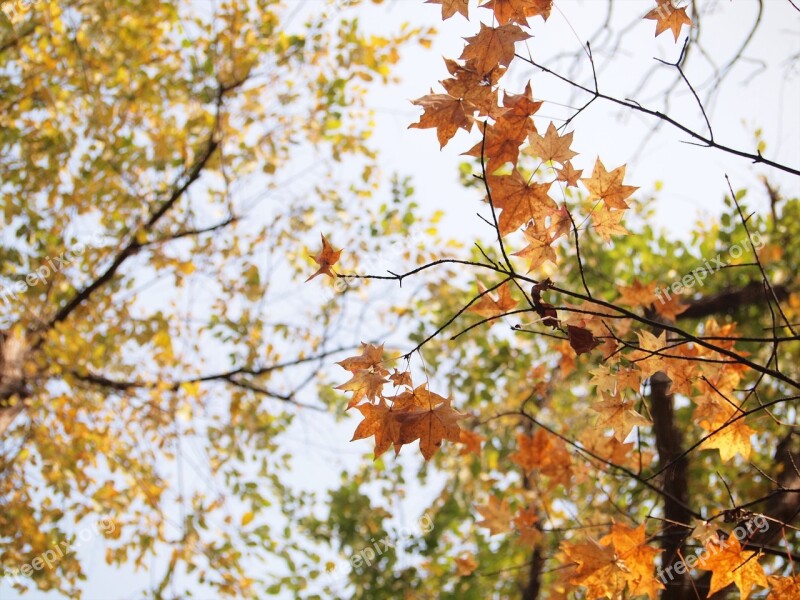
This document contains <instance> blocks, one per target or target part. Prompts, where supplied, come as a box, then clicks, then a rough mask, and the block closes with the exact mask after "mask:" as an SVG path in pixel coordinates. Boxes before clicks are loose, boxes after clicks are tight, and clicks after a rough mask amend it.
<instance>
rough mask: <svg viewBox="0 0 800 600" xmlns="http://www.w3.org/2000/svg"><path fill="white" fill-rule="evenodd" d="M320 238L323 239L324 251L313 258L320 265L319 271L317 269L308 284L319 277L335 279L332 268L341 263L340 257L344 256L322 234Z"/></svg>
mask: <svg viewBox="0 0 800 600" xmlns="http://www.w3.org/2000/svg"><path fill="white" fill-rule="evenodd" d="M319 237H321V238H322V250H321V251H320V253H319V254H317V255H316V256H313V257H312V258H313V259H314V262H315V263H317V264H318V265H319V269H317V270H316V271H315V272H314V274H313V275H312V276H311V277H309V278H308V279H306V283H307V282H309V281H311V280H312V279H314V277H316V276H317V275H328V276H329V277H333V278H334V279H335V278H336V275H334V273H333V271H331V267H332V266H333V265H335V264H336V263H337V262H338V261H339V256H340V255H341V254H342V251H341V250H334V249H333V246H331V244H330V242H328V240H327V239H325V236H324V235H322V234H321V233H320V234H319Z"/></svg>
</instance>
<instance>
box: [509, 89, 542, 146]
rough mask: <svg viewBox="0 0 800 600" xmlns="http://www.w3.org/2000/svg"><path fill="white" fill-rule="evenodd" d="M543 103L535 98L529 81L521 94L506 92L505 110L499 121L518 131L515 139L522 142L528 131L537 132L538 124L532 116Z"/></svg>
mask: <svg viewBox="0 0 800 600" xmlns="http://www.w3.org/2000/svg"><path fill="white" fill-rule="evenodd" d="M542 104H543V102H541V101H536V100H534V99H533V91H532V90H531V82H530V81H529V82H528V83H527V85H526V86H525V90H524V91H523V92H522V93H521V94H509V93H507V92H506V93H505V94H504V95H503V108H504V109H505V110H504V111H503V112H502V113H501V114H500V117H499V119H498V122H500V124H501V125H503V126H505V127H507V128H508V129H510V130H512V131H516V132H518V137H516V138H515V139H519V142H520V144H521V143H522V142H523V141H524V140H525V136H526V135H527V134H528V133H530V132H532V133H533V134H535V133H536V125H534V123H533V119H531V117H532V116H533V115H535V114H536V113H537V112H538V110H539V109H540V108H541V107H542Z"/></svg>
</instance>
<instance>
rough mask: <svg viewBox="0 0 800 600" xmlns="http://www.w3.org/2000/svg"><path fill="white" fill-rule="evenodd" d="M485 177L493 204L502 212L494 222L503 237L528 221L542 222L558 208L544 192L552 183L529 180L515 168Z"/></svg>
mask: <svg viewBox="0 0 800 600" xmlns="http://www.w3.org/2000/svg"><path fill="white" fill-rule="evenodd" d="M487 179H488V182H489V189H490V190H491V192H492V203H493V204H494V207H495V208H496V209H498V210H501V211H502V212H501V213H500V216H499V217H498V219H497V225H498V227H499V229H500V234H501V235H503V236H505V235H508V234H509V233H513V232H514V231H516V230H517V229H519V228H520V227H522V226H523V225H525V224H526V223H528V222H529V221H531V220H535V221H543V220H544V219H545V217H547V216H549V215H551V214H555V213H556V211H557V210H558V205H557V204H556V203H555V201H554V200H553V199H552V198H551V197H550V196H549V195H548V194H547V192H548V190H549V189H550V186H551V185H552V182H549V183H545V184H540V183H528V182H527V181H525V178H524V177H523V176H522V174H521V173H520V172H519V171H517V170H516V169H515V170H514V171H513V172H512V173H511V175H500V176H494V175H489V176H488V177H487Z"/></svg>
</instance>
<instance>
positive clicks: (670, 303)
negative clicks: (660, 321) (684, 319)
mask: <svg viewBox="0 0 800 600" xmlns="http://www.w3.org/2000/svg"><path fill="white" fill-rule="evenodd" d="M656 291H657V292H658V290H656ZM656 298H658V302H653V306H654V307H655V309H656V312H657V313H658V314H659V315H661V316H662V317H665V318H667V319H669V320H670V321H674V320H675V317H677V316H678V315H679V314H681V313H682V312H684V311H685V310H686V309H687V308H689V305H688V304H684V303H683V302H681V299H680V297H678V296H669V299H668V300H664V298H663V291H662V292H660V293H658V294H656Z"/></svg>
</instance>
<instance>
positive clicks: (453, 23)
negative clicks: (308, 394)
mask: <svg viewBox="0 0 800 600" xmlns="http://www.w3.org/2000/svg"><path fill="white" fill-rule="evenodd" d="M315 1H317V0H310V1H309V2H308V4H309V6H310V8H311V9H312V10H313V5H314V2H315ZM343 4H346V2H343ZM556 4H557V8H556V9H555V10H554V11H553V14H552V16H551V18H550V20H549V21H548V23H547V27H542V26H541V20H539V19H537V20H536V21H535V22H534V23H533V25H534V29H533V32H534V35H535V37H534V38H533V39H531V40H529V41H528V43H527V48H525V47H524V45H519V46H518V52H520V53H524V54H526V55H527V54H528V52H530V55H531V56H533V58H534V60H536V61H537V62H541V63H543V64H547V65H551V64H556V65H558V68H557V69H556V70H558V71H560V72H562V73H565V74H566V73H568V69H569V64H568V63H567V62H566V61H562V62H560V63H552V62H551V59H552V57H554V56H556V55H562V54H564V53H568V54H576V53H580V51H581V44H582V42H583V41H585V40H586V39H589V38H590V37H591V36H593V34H594V33H595V32H596V31H597V30H598V29H599V28H600V26H601V24H602V22H603V20H604V18H605V12H604V7H605V2H600V1H598V0H557V2H556ZM764 4H765V11H764V15H763V22H762V25H761V27H760V29H759V31H758V33H757V35H756V38H755V39H753V40H752V43H751V45H750V46H749V47H748V49H747V51H746V52H745V58H744V59H743V60H742V61H740V62H739V63H738V64H737V66H735V67H734V68H733V69H732V70H731V71H730V72H729V73H728V74H727V76H726V78H725V79H724V81H723V82H722V84H721V85H719V86H717V85H715V84H714V82H713V81H712V82H710V83H709V82H708V77H709V67H708V62H706V61H705V60H702V58H701V57H699V56H695V57H692V60H691V61H690V62H689V67H688V69H687V77H688V78H689V79H690V81H692V83H693V84H695V85H697V86H698V92H699V93H700V94H701V97H703V98H705V97H706V96H707V94H709V93H710V92H711V91H713V90H715V91H716V95H715V96H714V98H715V101H714V102H713V103H710V104H708V105H707V108H708V109H709V110H708V116H709V119H710V120H711V123H712V127H713V129H714V133H715V137H716V139H718V140H719V142H721V143H724V144H726V145H729V146H733V147H736V148H741V149H743V150H747V151H750V152H752V151H754V150H755V148H756V140H755V137H754V132H755V130H756V129H757V128H761V129H762V131H763V139H764V141H765V142H766V150H765V151H764V155H765V156H768V157H770V158H773V159H775V160H777V161H779V162H783V163H785V164H789V165H791V166H794V167H798V166H800V111H799V110H798V107H799V106H800V72H798V66H797V64H795V65H793V66H792V65H790V64H787V62H786V61H787V59H788V57H789V56H792V55H795V54H797V53H798V52H799V51H800V13H798V12H797V11H795V10H794V9H793V8H792V7H791V5H790V3H789V2H788V1H786V0H765V1H764ZM652 5H653V3H652V2H651V1H650V0H617V1H616V2H615V3H614V6H615V13H614V19H613V22H612V28H613V29H614V30H615V31H618V30H619V29H620V28H624V27H627V26H630V27H629V28H628V29H627V30H626V34H625V36H624V38H623V39H622V43H621V45H620V47H619V49H618V50H617V51H616V52H615V53H614V54H613V55H612V54H611V53H609V52H603V51H602V50H603V48H602V46H601V45H600V42H599V41H598V44H597V45H596V46H595V48H596V49H597V51H596V53H595V64H596V67H597V71H598V78H599V85H600V89H601V91H603V92H605V93H607V94H610V95H614V96H617V97H619V98H626V97H631V98H634V99H636V100H637V101H639V102H640V103H641V104H643V105H645V106H649V107H653V108H656V109H662V110H663V108H664V107H663V91H664V90H665V89H667V88H674V92H673V95H672V99H671V103H670V108H669V113H670V115H671V116H673V117H674V118H675V119H676V120H678V121H680V122H682V123H685V124H687V125H689V126H690V127H693V128H695V129H696V130H697V131H700V132H705V129H704V127H705V125H704V122H703V119H702V116H701V114H700V113H699V111H698V109H697V105H696V103H695V101H694V99H693V98H692V96H691V94H689V93H688V92H687V90H686V88H685V86H684V85H683V84H682V83H681V82H678V83H675V75H676V72H675V69H674V68H672V67H668V66H663V65H660V64H658V63H656V62H655V60H654V57H659V58H662V59H664V60H668V61H674V60H675V59H676V58H677V56H678V54H679V52H680V45H676V44H675V43H674V42H673V40H672V37H671V36H670V35H669V34H665V35H662V36H661V37H659V38H658V39H655V38H654V29H655V25H654V23H653V22H652V21H643V20H641V17H642V16H643V15H644V14H645V13H646V12H647V11H648V10H650V8H651V7H652ZM708 5H709V6H712V11H713V13H714V14H713V17H709V18H707V19H706V20H705V21H704V22H703V24H702V25H703V32H702V39H703V40H705V43H706V48H705V50H706V51H707V52H709V53H710V54H711V55H712V57H713V59H714V60H715V61H717V62H718V63H719V64H724V63H725V61H726V60H728V59H729V58H730V57H731V56H732V55H733V54H735V53H736V48H737V47H738V45H739V44H741V42H742V40H743V39H744V38H745V37H746V35H747V29H748V27H749V26H750V25H751V24H752V20H753V18H754V17H755V15H756V10H757V2H755V1H754V0H753V1H751V0H736V2H727V1H725V2H722V1H718V0H708ZM345 10H346V11H351V10H356V11H358V13H359V15H360V18H361V19H362V22H363V25H364V28H365V29H366V30H368V31H375V32H389V31H392V30H395V29H396V28H397V27H398V26H399V24H400V23H401V22H404V21H408V22H410V23H412V24H414V25H424V26H431V25H433V26H435V27H437V28H438V29H439V31H440V34H439V36H438V37H437V40H436V42H435V44H434V47H433V48H432V49H431V50H423V49H420V48H414V49H410V50H409V51H408V52H406V54H405V56H404V59H403V62H402V64H401V65H400V68H399V70H398V75H399V76H400V77H401V79H402V83H401V84H399V85H397V86H393V87H391V88H383V89H376V90H374V91H373V93H372V94H371V95H370V97H369V103H370V105H371V107H372V108H373V109H374V110H375V113H376V119H377V132H376V137H375V145H376V146H377V147H379V148H381V149H382V163H381V164H382V167H383V169H384V171H385V174H386V175H387V176H388V175H389V174H391V173H393V172H398V173H399V174H401V175H411V176H412V177H413V180H414V186H415V188H416V197H415V199H416V201H417V202H419V203H420V205H421V206H422V207H423V209H424V211H425V212H433V211H434V210H437V209H441V210H443V211H445V214H446V217H445V220H444V229H445V231H446V233H447V234H448V235H450V236H452V237H456V238H458V239H459V240H460V241H462V242H463V243H464V244H466V245H467V246H469V245H471V243H472V240H473V239H474V237H475V236H476V235H480V236H482V237H483V238H488V237H489V233H488V231H487V229H486V226H485V225H484V224H483V223H482V222H481V221H480V220H479V219H478V218H477V217H476V216H475V213H476V212H477V210H478V209H479V208H480V204H479V197H478V195H477V192H475V191H472V190H464V189H463V188H462V187H461V186H460V185H459V184H458V168H457V167H458V164H459V163H460V162H462V160H463V158H462V157H460V156H459V155H460V153H461V152H464V151H465V150H467V149H468V148H469V147H471V146H472V145H473V144H474V143H475V142H476V141H477V138H476V135H477V132H473V133H472V134H471V136H470V135H467V134H465V133H464V132H459V133H458V134H457V135H456V137H455V138H454V139H453V140H452V141H451V142H450V144H449V145H448V146H447V147H446V148H445V149H444V150H442V151H440V150H439V149H438V143H437V142H436V137H435V133H434V131H433V130H418V129H408V125H409V124H411V123H413V122H415V121H416V120H417V118H418V115H419V113H420V111H419V110H418V109H417V108H415V107H414V106H412V105H411V104H410V100H411V99H414V98H418V97H420V96H423V95H425V94H427V93H429V89H430V88H431V87H433V88H434V92H439V91H440V90H441V88H440V87H439V86H438V83H436V82H437V81H438V80H440V79H442V78H444V77H445V76H446V74H447V73H446V70H445V67H444V63H443V61H442V59H441V57H442V56H447V57H453V58H457V57H458V56H459V55H460V53H461V48H462V47H463V42H462V40H461V38H462V37H463V36H469V35H472V34H473V33H474V32H475V30H476V28H477V26H476V25H474V24H469V23H468V22H467V21H465V20H464V19H463V18H462V17H460V16H458V15H457V16H455V17H453V18H452V19H450V20H449V21H447V22H445V23H444V24H442V22H441V20H440V13H439V7H438V6H433V5H425V4H422V2H421V0H388V1H386V2H385V3H384V4H383V5H381V6H366V7H359V8H357V9H345ZM471 10H472V12H473V14H481V13H483V16H484V17H488V15H489V11H486V10H484V9H478V8H476V6H475V3H474V2H473V3H471ZM684 35H685V30H684ZM682 41H683V36H682V37H681V40H680V42H682ZM697 59H700V60H697ZM587 66H588V61H587V59H586V58H585V56H584V57H583V58H582V59H581V60H580V63H579V65H578V71H577V80H578V81H579V82H580V83H582V84H587V85H591V83H590V82H591V78H590V72H589V71H588V70H587ZM650 69H655V71H654V73H653V75H652V78H651V79H650V82H649V83H648V84H647V85H646V86H645V87H644V88H643V89H641V90H637V87H638V85H639V83H640V81H641V80H642V78H643V77H645V75H646V74H647V72H648V71H649V70H650ZM528 79H531V80H532V86H533V94H534V97H535V98H536V99H537V100H544V101H545V104H544V105H543V107H542V109H541V111H540V114H541V115H542V118H541V119H538V120H537V127H539V130H540V131H542V130H544V129H545V128H546V126H547V123H548V121H549V119H550V118H552V119H553V120H554V121H555V123H556V125H559V124H560V123H561V122H563V119H564V118H565V117H566V116H569V115H570V114H571V109H570V108H569V106H573V107H578V106H582V105H583V104H584V103H585V102H586V101H587V100H588V99H589V97H588V96H587V95H586V94H579V95H574V94H573V90H571V89H569V88H568V87H567V86H565V85H563V84H559V83H557V82H556V81H555V80H554V78H553V77H551V76H549V75H547V74H544V73H541V72H537V71H536V70H534V69H532V68H530V69H526V70H518V71H516V72H514V73H512V74H510V76H509V80H510V81H512V82H514V83H513V86H514V87H515V88H516V89H515V90H514V91H517V92H519V91H522V88H523V87H524V84H525V82H526V81H527V80H528ZM509 87H511V86H509ZM715 88H716V89H715ZM776 92H777V93H776ZM654 125H656V122H655V121H653V120H652V119H650V118H648V117H644V116H639V115H635V116H634V115H630V114H628V115H625V114H621V113H620V112H619V111H618V110H616V109H615V108H613V107H612V106H610V105H609V104H608V103H604V102H602V101H597V102H595V103H594V104H593V105H592V106H591V107H590V108H589V109H587V110H586V111H585V112H584V113H583V114H582V115H580V116H579V117H578V118H577V119H576V120H575V121H574V122H573V123H572V125H571V127H570V129H574V130H575V131H576V133H575V138H574V144H573V146H572V147H573V149H574V150H575V151H577V152H578V153H579V156H578V157H576V158H575V159H574V161H573V163H574V164H575V166H576V167H577V168H584V169H587V170H591V167H592V165H593V164H594V160H595V157H596V156H597V155H599V156H600V157H601V159H602V160H603V162H604V163H605V165H606V166H607V167H608V168H609V170H610V169H611V168H615V167H617V166H619V165H621V164H623V163H625V164H627V165H628V171H627V176H626V183H628V184H631V185H638V186H640V187H641V190H640V191H639V192H638V193H637V197H646V196H648V195H650V194H651V193H652V192H653V190H654V186H655V182H656V181H663V182H664V185H663V188H662V190H661V191H660V192H659V193H658V195H657V200H656V206H657V218H656V222H657V224H658V225H659V226H661V227H663V228H664V229H665V230H666V231H667V232H668V234H669V235H671V236H675V237H681V238H687V237H688V233H689V229H690V226H691V225H692V224H693V223H694V222H695V221H697V220H703V221H705V222H708V221H709V220H711V219H714V218H716V215H717V214H718V213H719V210H720V208H721V206H722V203H721V200H722V197H723V194H724V193H725V192H726V183H725V179H724V175H725V174H726V173H727V174H728V175H729V176H730V177H731V179H732V181H733V185H734V187H735V188H741V187H749V188H750V189H751V190H752V192H753V194H752V195H751V196H749V197H748V199H749V200H750V202H751V203H753V202H754V201H756V200H757V202H756V204H757V205H759V206H762V207H763V206H764V203H765V195H764V194H763V193H762V189H763V188H762V186H761V184H760V183H759V181H758V176H759V175H760V174H768V175H770V176H773V175H774V172H771V171H769V170H768V169H766V168H763V167H755V168H754V167H752V166H751V165H750V164H748V162H747V161H746V160H743V159H739V158H735V157H731V156H728V155H725V154H723V153H721V152H718V151H716V150H712V149H707V148H699V147H696V146H692V145H688V144H686V143H684V142H686V141H687V140H688V137H687V136H686V135H684V134H681V133H679V132H677V131H676V130H674V129H670V128H668V126H666V125H663V126H662V128H661V129H660V130H658V131H656V132H655V133H652V131H651V129H652V127H653V126H654ZM645 142H646V143H645ZM796 179H797V178H795V181H791V178H790V177H788V176H780V175H777V176H776V177H775V179H774V181H775V182H776V183H778V184H779V185H781V186H783V187H784V189H785V190H786V191H787V192H788V191H789V190H793V191H794V193H795V194H797V193H798V191H800V190H798V183H797V180H796ZM376 201H377V200H376ZM753 206H755V205H753ZM387 285H389V284H387ZM373 289H378V288H373ZM395 341H397V342H399V341H401V340H395ZM352 429H353V423H351V422H346V423H343V424H338V425H337V424H331V422H330V421H329V420H326V419H323V420H322V421H320V420H319V418H318V417H317V416H316V415H315V416H314V417H313V418H312V417H311V416H309V415H307V414H305V415H303V414H301V415H300V416H299V417H298V420H297V422H296V425H295V427H294V428H293V431H292V432H290V434H289V435H288V436H287V441H286V443H287V444H289V445H291V446H295V447H296V451H297V456H296V461H295V465H296V475H295V477H293V478H292V480H293V481H292V482H293V483H295V484H297V485H299V486H302V487H303V488H308V487H309V486H310V487H314V488H316V489H324V488H325V487H327V486H331V485H335V484H336V483H337V482H338V477H339V473H340V472H341V471H342V470H343V469H347V468H351V467H352V466H353V465H354V464H356V463H357V461H358V460H360V457H361V456H363V455H365V454H368V453H370V452H371V441H369V440H366V441H362V442H358V443H350V442H349V441H348V440H349V439H350V437H351V435H352ZM406 460H408V459H406ZM310 482H313V484H312V483H310ZM409 498H411V499H409V500H405V501H403V503H402V504H401V505H398V506H397V507H395V511H396V513H397V514H399V515H404V517H403V518H401V519H400V523H399V524H400V525H401V526H409V525H411V524H413V523H414V522H415V521H416V519H417V517H418V515H419V514H420V513H421V512H422V510H423V509H424V507H425V505H426V502H427V499H428V497H427V494H425V493H419V494H409ZM79 552H80V554H81V555H82V556H83V557H84V558H85V566H86V569H87V574H88V576H89V579H88V582H87V584H86V588H85V589H86V592H87V593H86V595H85V598H87V599H90V600H92V599H105V598H110V597H112V596H114V597H120V598H122V597H125V598H137V597H140V596H138V595H137V592H138V591H141V590H142V589H143V588H144V587H145V586H147V585H148V584H149V583H150V582H151V576H150V575H148V574H144V575H143V574H141V573H140V574H138V575H137V574H133V573H131V572H130V571H126V572H117V571H114V572H112V571H110V570H109V569H108V568H107V567H105V562H104V553H105V550H104V548H103V547H102V543H101V539H100V536H93V537H91V538H90V539H88V540H87V541H86V542H85V543H84V544H82V546H81V548H80V549H79ZM167 559H168V557H165V558H164V561H163V563H164V564H162V565H156V567H158V571H159V573H160V572H162V571H163V567H164V565H165V564H166V562H167ZM156 578H157V577H156ZM286 597H287V598H289V597H290V596H286ZM0 598H2V599H3V600H13V599H16V598H36V599H39V598H42V599H45V598H47V599H49V598H60V596H59V595H57V594H49V595H43V594H37V593H32V594H28V595H26V596H21V597H20V596H17V595H16V594H15V593H14V592H13V591H11V590H10V589H9V587H8V585H0Z"/></svg>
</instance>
